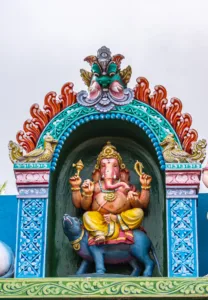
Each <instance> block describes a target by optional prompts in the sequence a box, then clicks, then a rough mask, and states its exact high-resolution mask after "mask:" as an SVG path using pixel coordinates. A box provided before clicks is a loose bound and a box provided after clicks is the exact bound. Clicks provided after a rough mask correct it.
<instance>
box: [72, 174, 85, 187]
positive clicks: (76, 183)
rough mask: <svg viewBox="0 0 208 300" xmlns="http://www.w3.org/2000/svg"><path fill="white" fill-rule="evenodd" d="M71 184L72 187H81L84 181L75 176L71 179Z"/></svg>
mask: <svg viewBox="0 0 208 300" xmlns="http://www.w3.org/2000/svg"><path fill="white" fill-rule="evenodd" d="M69 183H70V184H71V186H72V187H80V185H81V183H82V179H81V178H80V177H79V176H78V175H74V176H72V177H71V178H69Z"/></svg>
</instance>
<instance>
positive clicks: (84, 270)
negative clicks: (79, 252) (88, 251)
mask: <svg viewBox="0 0 208 300" xmlns="http://www.w3.org/2000/svg"><path fill="white" fill-rule="evenodd" d="M89 265H90V262H89V261H87V260H83V261H82V263H81V265H80V267H79V269H78V270H77V272H76V275H81V274H85V273H87V269H88V267H89Z"/></svg>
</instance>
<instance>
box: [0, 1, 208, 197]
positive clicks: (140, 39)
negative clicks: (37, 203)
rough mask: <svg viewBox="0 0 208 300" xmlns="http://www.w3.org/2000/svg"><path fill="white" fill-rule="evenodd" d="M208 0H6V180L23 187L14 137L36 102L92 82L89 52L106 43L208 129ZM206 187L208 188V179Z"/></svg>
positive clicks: (1, 50)
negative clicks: (85, 76)
mask: <svg viewBox="0 0 208 300" xmlns="http://www.w3.org/2000/svg"><path fill="white" fill-rule="evenodd" d="M207 11H208V1H207V0H204V1H199V0H198V1H193V0H191V1H190V0H183V1H181V0H180V1H177V0H175V1H170V0H169V1H167V0H164V1H159V0H155V1H154V0H152V1H144V0H143V1H139V0H129V1H123V0H119V1H118V0H114V1H112V0H111V1H108V0H106V1H98V0H97V1H93V0H88V1H84V0H83V1H80V0H76V1H70V0H68V1H67V0H56V1H54V0H50V1H45V0H33V1H29V0H27V1H26V0H22V1H20V0H16V1H12V0H8V1H5V0H4V1H3V0H1V1H0V41H1V47H0V83H1V100H0V101H1V102H0V103H1V110H0V128H1V144H0V145H1V152H0V166H1V167H0V183H3V181H5V180H8V187H7V194H12V193H16V187H15V180H14V176H13V170H12V164H11V162H10V160H9V158H8V148H7V145H8V141H9V140H10V139H11V140H13V141H15V136H16V132H17V131H18V130H20V129H22V125H23V123H24V121H25V120H26V119H27V118H29V117H30V115H29V108H30V106H31V105H32V104H33V103H39V104H40V105H42V104H43V100H44V96H45V94H47V93H48V92H49V91H56V92H57V93H58V94H59V93H60V89H61V87H62V85H63V84H64V83H66V82H67V81H72V82H73V83H74V85H75V90H76V91H79V90H80V89H83V88H84V83H83V82H82V80H81V78H80V75H79V69H80V68H88V65H87V64H86V63H84V62H83V58H84V57H86V56H87V55H90V54H96V51H97V49H98V48H99V47H101V46H103V45H106V46H107V47H109V48H110V49H111V51H112V52H113V53H114V54H116V53H121V54H123V55H124V56H125V61H124V63H123V66H126V65H127V64H130V65H131V66H132V69H133V75H132V79H131V82H130V84H129V86H130V87H133V86H134V85H135V80H136V78H137V77H139V76H144V77H146V78H147V79H148V80H149V81H150V84H151V86H154V85H157V84H162V85H164V86H165V87H166V89H167V91H168V97H169V99H170V98H171V97H173V96H175V97H178V98H179V99H181V100H182V102H183V105H184V112H188V113H190V114H191V115H192V117H193V126H192V127H193V128H195V129H197V130H198V132H199V137H200V138H206V139H207V137H208V132H207V114H208V111H207V108H208V104H207V103H208V100H207V86H208V76H207V72H208V59H207V55H208V18H207ZM201 192H207V190H206V189H205V188H204V187H203V186H202V187H201Z"/></svg>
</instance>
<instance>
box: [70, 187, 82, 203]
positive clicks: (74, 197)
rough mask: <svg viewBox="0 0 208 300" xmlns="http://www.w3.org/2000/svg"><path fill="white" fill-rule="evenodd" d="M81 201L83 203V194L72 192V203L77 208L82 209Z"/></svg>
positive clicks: (77, 191) (78, 191)
mask: <svg viewBox="0 0 208 300" xmlns="http://www.w3.org/2000/svg"><path fill="white" fill-rule="evenodd" d="M81 201H82V194H81V192H80V188H79V190H72V202H73V204H74V206H75V207H76V208H80V207H81Z"/></svg>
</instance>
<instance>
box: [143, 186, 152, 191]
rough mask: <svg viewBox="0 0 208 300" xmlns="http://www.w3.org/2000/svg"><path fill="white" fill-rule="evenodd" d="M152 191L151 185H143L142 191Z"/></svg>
mask: <svg viewBox="0 0 208 300" xmlns="http://www.w3.org/2000/svg"><path fill="white" fill-rule="evenodd" d="M149 189H151V186H150V185H142V190H149Z"/></svg>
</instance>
